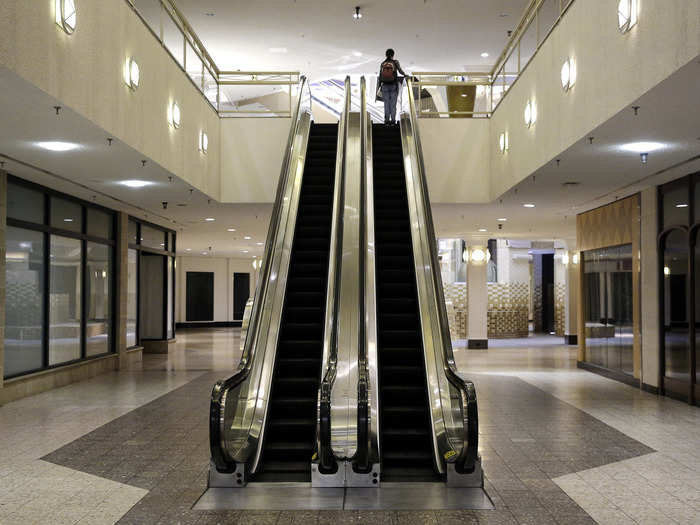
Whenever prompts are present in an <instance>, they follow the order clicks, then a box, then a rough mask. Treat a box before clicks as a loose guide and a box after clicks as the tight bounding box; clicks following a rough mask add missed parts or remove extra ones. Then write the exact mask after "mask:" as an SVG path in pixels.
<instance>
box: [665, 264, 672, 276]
mask: <svg viewBox="0 0 700 525" xmlns="http://www.w3.org/2000/svg"><path fill="white" fill-rule="evenodd" d="M664 275H665V276H666V277H668V276H669V275H671V268H669V267H668V266H664Z"/></svg>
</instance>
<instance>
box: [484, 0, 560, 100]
mask: <svg viewBox="0 0 700 525" xmlns="http://www.w3.org/2000/svg"><path fill="white" fill-rule="evenodd" d="M573 2H574V0H531V2H530V4H529V5H528V7H527V9H525V13H524V14H523V16H522V18H521V19H520V22H519V23H518V25H517V27H516V28H515V30H514V31H513V34H512V35H511V38H510V40H509V41H508V44H507V45H506V48H505V49H504V50H503V53H501V55H500V56H499V57H498V60H497V61H496V64H495V65H494V67H493V69H492V70H491V79H492V83H491V98H492V104H491V111H495V109H496V108H497V107H498V104H500V102H501V100H503V97H504V96H505V94H506V93H507V92H508V90H509V89H510V87H511V86H512V85H513V83H514V82H515V81H516V80H517V78H518V77H519V76H520V75H521V74H522V72H523V71H524V69H525V67H526V66H527V65H528V64H529V63H530V61H531V60H532V58H533V57H534V56H535V54H536V53H537V51H538V50H539V49H540V47H541V46H542V44H543V43H544V41H545V40H546V39H547V37H548V36H549V34H550V33H551V32H552V30H553V29H554V28H555V27H556V25H557V24H558V23H559V20H561V18H562V16H564V13H566V11H567V9H569V7H570V6H571V4H572V3H573Z"/></svg>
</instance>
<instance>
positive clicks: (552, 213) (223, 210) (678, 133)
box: [0, 2, 700, 260]
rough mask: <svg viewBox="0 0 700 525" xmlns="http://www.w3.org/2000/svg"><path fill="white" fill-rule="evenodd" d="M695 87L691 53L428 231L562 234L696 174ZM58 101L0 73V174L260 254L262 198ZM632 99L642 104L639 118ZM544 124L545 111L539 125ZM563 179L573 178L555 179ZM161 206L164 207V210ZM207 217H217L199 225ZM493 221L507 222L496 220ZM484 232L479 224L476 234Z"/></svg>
mask: <svg viewBox="0 0 700 525" xmlns="http://www.w3.org/2000/svg"><path fill="white" fill-rule="evenodd" d="M211 3H217V2H211ZM214 18H216V17H214ZM397 47H398V46H397ZM698 92H700V64H699V63H698V60H697V59H696V60H694V61H692V62H691V63H689V64H687V65H686V66H684V67H683V68H681V69H680V70H678V71H677V72H676V73H675V74H674V75H672V76H671V77H669V78H668V79H666V80H665V81H664V82H662V83H660V84H659V85H658V86H656V87H655V88H653V89H652V90H650V91H649V92H648V93H646V94H645V95H643V96H642V97H640V98H639V99H638V100H637V101H635V102H631V103H630V104H629V107H628V108H626V109H624V110H623V111H621V112H620V113H619V114H617V115H616V116H614V117H613V118H611V119H610V120H609V121H608V122H606V123H604V124H603V125H601V126H600V127H599V128H597V129H595V130H593V131H592V132H591V133H589V134H587V135H586V137H587V136H588V135H591V136H593V137H594V141H593V144H590V143H589V141H588V140H586V137H582V138H581V140H579V141H578V142H577V143H575V144H574V145H573V146H572V147H570V148H569V149H568V150H566V151H564V152H562V153H561V155H559V157H558V158H559V159H560V162H559V164H558V165H557V163H556V162H555V161H554V160H553V161H551V162H549V163H548V164H546V165H545V166H543V167H541V168H540V169H539V170H537V171H536V172H535V173H534V174H533V176H531V177H528V178H527V179H526V180H524V181H522V182H521V183H520V184H518V185H517V186H516V187H514V188H512V189H511V190H509V191H508V192H507V193H506V194H504V195H503V196H501V198H500V199H498V200H497V201H496V202H494V203H491V204H483V205H470V204H436V205H434V207H433V213H434V217H435V224H436V227H437V233H438V235H439V236H440V237H462V238H474V237H475V238H480V239H482V238H493V237H503V238H520V239H533V240H538V239H541V240H544V239H547V240H551V239H566V240H572V239H574V238H575V214H577V213H580V212H583V211H586V210H589V209H592V208H594V207H596V206H599V205H602V204H605V203H607V202H610V201H612V200H615V198H618V197H619V198H621V197H624V196H626V195H629V194H632V193H634V192H636V191H639V190H640V189H643V188H645V187H648V186H650V185H652V184H659V183H662V182H665V181H667V180H672V179H673V178H677V177H679V176H682V175H685V174H687V173H691V172H694V171H700V159H698V156H699V155H700V140H699V139H700V106H699V105H698V104H697V93H698ZM56 104H57V101H56V100H55V99H53V98H52V97H50V96H49V95H47V94H46V93H44V92H42V91H40V90H39V89H37V88H35V87H34V86H32V85H30V84H28V83H27V82H24V81H23V80H21V79H19V77H17V76H16V75H14V74H13V73H11V72H9V71H8V70H7V69H1V68H0V122H2V123H3V125H2V126H0V161H4V162H5V166H4V168H5V169H6V170H8V171H9V172H10V173H13V174H15V175H18V176H21V177H24V178H27V179H29V180H33V181H35V182H38V183H40V184H44V185H46V186H49V187H52V188H55V189H57V190H59V191H64V192H66V193H70V194H73V195H76V196H79V197H81V198H84V199H86V200H94V201H95V202H97V203H99V204H102V205H105V206H108V207H110V208H113V209H118V210H123V211H126V212H128V213H130V214H132V215H134V216H137V217H141V218H144V219H147V220H149V221H152V222H155V223H159V224H162V225H165V226H168V227H171V228H173V229H175V230H177V232H178V235H179V237H178V240H179V242H178V251H179V252H180V253H181V254H183V255H187V254H193V255H201V254H202V252H206V253H207V256H226V257H242V258H250V260H252V258H253V257H254V256H256V257H259V256H260V255H261V254H262V246H260V245H259V244H258V243H262V242H264V241H265V236H266V234H267V225H268V222H269V217H270V213H271V204H221V203H216V202H210V201H209V199H208V198H207V196H206V195H204V194H202V193H200V192H198V191H197V190H192V191H191V189H190V186H189V185H188V184H186V183H185V182H184V181H181V180H179V179H178V178H177V177H172V179H169V177H170V176H171V175H172V174H170V173H168V172H167V171H166V170H165V169H163V168H162V167H160V166H158V165H157V164H155V163H153V162H151V161H148V162H147V163H146V166H145V167H143V166H142V165H141V160H142V158H143V157H142V155H141V154H140V153H139V152H137V151H136V150H133V149H131V148H129V147H128V146H126V145H125V144H122V143H119V142H118V141H114V142H113V144H112V145H111V146H109V145H108V144H107V140H106V139H107V135H106V134H105V132H104V131H103V130H102V129H100V128H99V127H97V126H96V125H95V124H93V123H92V122H90V121H89V120H87V119H85V118H83V117H81V116H80V115H78V114H76V113H74V112H72V111H71V110H70V109H69V108H64V109H63V110H62V111H61V114H60V115H58V116H57V115H56V114H55V112H54V110H53V106H55V105H56ZM633 105H638V106H640V109H639V114H638V115H637V116H635V115H634V112H633V111H632V109H631V106H633ZM545 123H546V118H544V116H543V118H541V119H540V120H539V122H538V123H537V125H540V126H541V125H545ZM50 139H61V140H68V141H72V142H75V143H78V144H80V145H81V148H80V149H79V150H76V151H73V152H68V153H62V154H57V153H51V152H47V151H43V150H40V149H38V148H37V147H36V145H35V143H36V141H39V140H50ZM641 140H645V141H659V142H662V143H664V144H665V147H664V149H662V150H660V151H658V152H653V153H651V154H650V156H649V161H648V163H647V164H642V163H641V162H640V159H639V155H638V154H636V153H626V152H622V151H620V150H619V148H618V146H619V145H620V144H622V143H626V142H631V141H641ZM13 159H14V160H13ZM428 176H430V174H428ZM133 178H138V179H144V180H148V181H151V182H152V183H153V184H152V185H151V186H148V187H146V188H142V189H139V190H133V189H129V188H126V187H124V186H121V185H119V184H118V181H121V180H125V179H133ZM567 181H572V182H578V183H580V184H579V185H576V186H563V185H562V184H563V183H564V182H567ZM163 201H167V202H168V207H167V209H163V206H162V202H163ZM526 202H531V203H533V204H535V206H536V207H535V208H533V209H526V208H524V207H523V206H522V204H524V203H526ZM178 205H184V206H178ZM207 217H212V218H214V219H216V220H215V221H212V222H207V221H205V220H204V219H205V218H207ZM502 217H505V218H507V219H508V220H507V221H506V222H503V223H499V222H498V221H497V219H498V218H502ZM499 224H501V225H502V230H499V229H498V225H499ZM229 228H234V229H235V230H236V231H234V232H229V231H227V230H228V229H229ZM482 228H483V229H486V231H485V232H481V231H478V230H479V229H482ZM245 236H249V237H251V238H250V239H245V238H244V237H245ZM188 249H189V251H187V250H188ZM244 250H247V252H244Z"/></svg>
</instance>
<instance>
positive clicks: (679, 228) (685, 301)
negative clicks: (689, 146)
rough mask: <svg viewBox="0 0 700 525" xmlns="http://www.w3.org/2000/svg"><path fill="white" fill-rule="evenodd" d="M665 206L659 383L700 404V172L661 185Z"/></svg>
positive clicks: (661, 240) (667, 391)
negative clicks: (699, 244) (699, 361)
mask: <svg viewBox="0 0 700 525" xmlns="http://www.w3.org/2000/svg"><path fill="white" fill-rule="evenodd" d="M659 204H660V208H661V221H660V222H661V231H660V234H659V251H660V252H661V257H662V265H661V269H660V272H661V276H660V278H661V279H662V282H663V296H662V298H661V319H662V326H663V350H662V352H661V358H662V363H661V370H662V373H661V379H662V384H661V389H662V391H663V392H664V393H665V394H666V395H670V396H672V397H675V398H678V399H682V400H684V401H688V402H689V403H695V404H700V388H699V387H698V384H699V383H700V373H699V372H698V357H700V324H699V322H700V279H699V278H698V269H700V247H698V242H700V238H698V232H699V231H700V220H699V219H700V174H694V175H690V176H687V177H683V178H681V179H678V180H675V181H673V182H669V183H668V184H664V185H663V186H660V188H659Z"/></svg>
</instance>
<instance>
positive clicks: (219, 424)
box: [209, 76, 311, 472]
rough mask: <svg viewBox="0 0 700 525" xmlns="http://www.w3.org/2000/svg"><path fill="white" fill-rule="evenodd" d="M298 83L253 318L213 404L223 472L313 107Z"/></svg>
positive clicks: (213, 443)
mask: <svg viewBox="0 0 700 525" xmlns="http://www.w3.org/2000/svg"><path fill="white" fill-rule="evenodd" d="M298 86H299V87H298V93H299V95H298V99H297V103H296V107H295V109H294V113H293V115H292V119H291V126H290V129H289V135H288V137H287V144H286V147H285V153H284V157H283V159H282V167H281V170H280V178H279V182H278V184H277V191H276V195H275V202H274V205H273V209H272V215H271V217H270V223H269V226H268V231H267V238H266V241H265V251H264V255H263V258H262V266H261V269H260V274H259V275H258V281H257V284H256V287H255V294H254V299H253V307H252V309H251V312H250V320H249V325H248V330H247V333H246V335H245V343H244V347H243V353H242V355H241V359H240V361H239V364H238V367H237V369H236V372H235V373H234V374H233V375H232V376H230V377H229V378H227V379H221V380H219V381H217V382H216V384H215V385H214V387H213V389H212V393H211V399H210V405H209V447H210V450H211V456H212V461H213V462H214V465H215V467H216V469H217V470H218V471H219V472H233V471H234V470H235V461H233V460H232V459H230V458H228V457H227V454H226V453H225V451H224V447H223V446H222V442H223V439H224V431H225V429H224V414H225V406H226V394H227V393H228V391H229V390H231V389H233V388H235V387H237V386H238V385H240V384H241V383H242V382H243V381H245V380H246V379H247V378H248V376H249V374H250V371H251V369H252V366H253V363H254V361H255V355H256V346H255V344H254V342H255V340H256V334H257V331H258V330H259V323H260V317H261V313H262V312H263V308H264V305H265V304H266V302H267V296H268V284H269V282H270V273H271V271H272V260H273V257H274V255H275V254H274V253H273V251H274V250H273V248H274V247H275V245H276V242H277V239H278V238H279V235H280V234H281V233H282V234H283V233H284V232H280V231H278V230H279V229H280V224H281V220H282V209H283V196H284V195H285V193H286V190H287V187H288V185H289V184H290V183H291V182H292V177H291V174H290V166H291V165H292V156H293V150H294V144H295V138H296V135H297V133H298V131H299V126H300V123H301V118H302V114H303V113H306V112H308V111H310V106H311V97H310V91H309V108H308V109H305V111H304V112H302V100H303V99H304V93H305V90H306V91H308V82H307V79H306V77H305V76H301V77H300V79H299V84H298Z"/></svg>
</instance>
